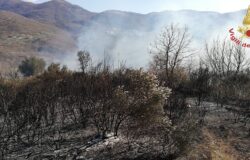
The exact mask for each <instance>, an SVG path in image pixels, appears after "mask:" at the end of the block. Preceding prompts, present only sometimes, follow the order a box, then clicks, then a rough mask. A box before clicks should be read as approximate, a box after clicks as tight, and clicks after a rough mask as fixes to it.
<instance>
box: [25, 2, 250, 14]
mask: <svg viewBox="0 0 250 160" xmlns="http://www.w3.org/2000/svg"><path fill="white" fill-rule="evenodd" d="M25 1H30V2H35V3H37V2H38V3H39V2H44V1H48V0H25ZM67 1H68V2H70V3H73V4H78V5H80V6H82V7H83V8H85V9H87V10H90V11H94V12H101V11H104V10H110V9H115V10H123V11H133V12H138V13H149V12H157V11H163V10H181V9H192V10H199V11H217V12H222V13H224V12H232V11H237V10H240V9H246V8H247V7H248V5H250V1H249V0H67Z"/></svg>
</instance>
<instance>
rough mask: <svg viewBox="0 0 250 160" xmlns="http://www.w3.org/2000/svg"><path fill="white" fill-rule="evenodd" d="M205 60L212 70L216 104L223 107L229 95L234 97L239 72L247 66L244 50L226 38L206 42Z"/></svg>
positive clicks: (238, 80)
mask: <svg viewBox="0 0 250 160" xmlns="http://www.w3.org/2000/svg"><path fill="white" fill-rule="evenodd" d="M205 49H206V50H205V51H206V62H207V66H208V67H209V69H210V70H211V72H212V75H213V78H212V81H213V82H212V83H213V86H214V92H215V93H214V95H215V97H216V100H217V104H218V103H220V105H221V107H223V105H224V103H225V102H226V100H227V99H228V98H229V97H234V96H235V95H236V94H237V93H236V90H237V88H238V87H239V82H240V74H242V73H243V72H244V71H245V70H246V69H247V68H248V67H249V59H248V58H247V56H246V51H245V50H244V49H243V48H241V47H239V46H236V45H234V44H232V43H231V42H230V41H227V40H223V41H220V40H215V41H213V43H212V44H211V45H208V44H206V48H205Z"/></svg>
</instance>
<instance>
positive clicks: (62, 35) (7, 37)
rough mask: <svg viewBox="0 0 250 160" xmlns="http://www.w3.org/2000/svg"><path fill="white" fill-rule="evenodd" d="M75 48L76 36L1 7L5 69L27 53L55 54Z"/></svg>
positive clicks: (1, 60) (0, 55) (0, 53)
mask: <svg viewBox="0 0 250 160" xmlns="http://www.w3.org/2000/svg"><path fill="white" fill-rule="evenodd" d="M75 48H76V46H75V41H74V39H73V38H72V37H71V35H70V34H68V33H67V32H65V31H63V30H60V29H58V28H56V27H54V26H51V25H47V24H42V23H40V22H37V21H34V20H31V19H28V18H25V17H23V16H20V15H17V14H15V13H12V12H7V11H0V65H1V66H0V68H1V70H4V68H6V67H8V66H10V65H13V64H17V63H18V62H20V60H21V59H23V58H24V57H27V56H32V55H40V56H46V57H48V55H49V56H51V57H53V56H55V55H56V54H59V53H62V54H63V53H64V54H66V53H68V52H70V51H72V50H74V49H75Z"/></svg>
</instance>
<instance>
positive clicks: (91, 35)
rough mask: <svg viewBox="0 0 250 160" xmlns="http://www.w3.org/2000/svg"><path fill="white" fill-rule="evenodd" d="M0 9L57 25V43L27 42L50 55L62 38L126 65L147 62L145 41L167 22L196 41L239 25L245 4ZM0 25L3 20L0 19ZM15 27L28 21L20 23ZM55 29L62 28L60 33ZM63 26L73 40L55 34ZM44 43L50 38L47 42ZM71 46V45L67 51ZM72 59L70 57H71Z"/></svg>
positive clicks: (52, 4)
mask: <svg viewBox="0 0 250 160" xmlns="http://www.w3.org/2000/svg"><path fill="white" fill-rule="evenodd" d="M0 10H5V11H10V12H14V13H16V14H19V15H21V16H20V17H22V19H24V17H26V19H25V20H27V21H29V22H34V23H36V24H37V26H40V25H41V26H43V25H46V26H50V27H45V28H53V29H54V30H57V32H54V31H52V32H53V33H54V34H50V35H51V36H52V37H54V38H52V39H56V41H55V44H57V46H56V45H54V47H52V48H53V49H51V47H47V46H46V45H44V44H43V43H40V42H39V43H28V45H30V46H33V48H40V47H42V48H49V49H46V50H47V52H48V55H55V54H54V52H55V51H58V50H62V49H63V50H65V49H64V48H67V47H65V46H67V45H64V43H68V41H70V42H73V41H75V44H74V45H75V46H77V47H78V49H87V50H89V51H90V53H91V54H92V56H93V57H94V59H96V60H100V59H102V58H103V55H104V53H108V54H109V55H110V57H111V59H113V61H114V62H116V61H117V60H120V61H126V64H128V65H129V66H136V67H141V66H145V65H146V64H147V63H148V61H149V59H150V55H149V54H148V47H149V44H150V43H152V42H153V41H154V40H155V38H156V36H157V35H158V34H159V33H160V32H161V30H162V28H163V27H164V26H166V25H167V24H170V23H175V24H179V26H184V25H186V26H187V27H188V28H189V29H190V33H191V35H192V36H193V38H194V44H195V45H196V46H198V47H202V46H203V45H204V42H205V41H207V40H210V39H213V38H216V37H217V36H218V35H222V36H228V29H229V28H232V27H234V28H235V27H238V26H239V25H241V24H242V20H243V18H244V15H245V13H246V11H245V10H241V11H237V12H232V13H225V14H221V13H217V12H203V11H193V10H181V11H163V12H153V13H149V14H139V13H133V12H124V11H116V10H109V11H104V12H101V13H93V12H91V11H88V10H85V9H83V8H81V7H79V6H77V5H72V4H71V3H69V2H68V1H65V0H51V1H49V2H45V3H41V4H33V3H29V2H23V1H21V0H0ZM0 16H1V15H0ZM27 18H28V19H27ZM17 19H18V18H17ZM20 19H21V18H20ZM1 25H2V26H5V24H4V23H2V24H1ZM19 27H20V28H25V27H28V26H27V25H26V26H25V25H24V26H22V25H20V26H19ZM30 28H32V27H30ZM34 28H40V29H41V28H44V27H34ZM58 28H60V29H58ZM48 30H51V29H48ZM6 32H8V31H6ZM16 32H17V31H16ZM58 32H60V33H64V34H62V35H60V34H58ZM67 32H68V33H69V34H70V36H71V37H73V39H74V40H72V38H71V37H70V38H60V39H58V38H57V37H58V36H59V37H60V36H63V37H65V36H64V35H67V36H69V34H68V33H67ZM42 35H44V34H42ZM45 35H46V34H45ZM67 36H66V37H67ZM21 41H22V40H21ZM23 43H24V42H23ZM49 44H52V43H50V42H49ZM59 44H60V45H62V47H60V45H59ZM38 46H39V47H38ZM44 46H45V47H44ZM50 46H51V45H50ZM58 46H59V47H58ZM9 47H11V45H9ZM22 47H24V46H22ZM6 48H8V47H7V46H6ZM28 48H29V47H28ZM69 48H70V47H69ZM67 49H68V48H67ZM10 50H11V49H10ZM38 50H39V49H38ZM42 50H43V49H42ZM33 52H37V50H36V49H35V50H33ZM74 52H75V51H72V53H74ZM61 53H63V52H61ZM26 54H27V53H26ZM200 54H202V53H200ZM61 57H63V56H61ZM72 57H73V56H72ZM75 59H76V58H75V57H73V60H74V61H75ZM67 60H68V59H67Z"/></svg>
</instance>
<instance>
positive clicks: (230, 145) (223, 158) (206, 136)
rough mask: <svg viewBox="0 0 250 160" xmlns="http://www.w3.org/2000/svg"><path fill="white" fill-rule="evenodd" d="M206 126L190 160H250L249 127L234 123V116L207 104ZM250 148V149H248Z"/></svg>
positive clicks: (190, 154) (190, 155)
mask: <svg viewBox="0 0 250 160" xmlns="http://www.w3.org/2000/svg"><path fill="white" fill-rule="evenodd" d="M203 105H204V106H205V107H207V111H208V112H207V114H206V116H205V125H204V126H203V128H202V130H201V131H202V132H201V137H202V138H201V141H200V142H198V143H196V144H194V147H193V148H190V149H189V151H190V152H189V153H188V156H187V157H186V159H188V160H250V148H249V147H250V139H249V138H248V136H247V130H248V129H247V127H245V126H244V125H243V124H241V123H234V122H233V120H232V118H233V117H232V114H231V113H230V112H229V111H227V110H226V109H224V108H217V107H216V104H214V103H210V102H206V103H204V104H203ZM248 148H249V149H248Z"/></svg>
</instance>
